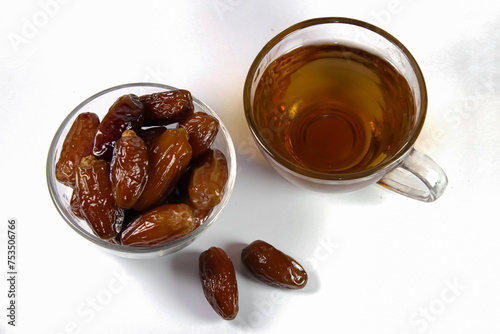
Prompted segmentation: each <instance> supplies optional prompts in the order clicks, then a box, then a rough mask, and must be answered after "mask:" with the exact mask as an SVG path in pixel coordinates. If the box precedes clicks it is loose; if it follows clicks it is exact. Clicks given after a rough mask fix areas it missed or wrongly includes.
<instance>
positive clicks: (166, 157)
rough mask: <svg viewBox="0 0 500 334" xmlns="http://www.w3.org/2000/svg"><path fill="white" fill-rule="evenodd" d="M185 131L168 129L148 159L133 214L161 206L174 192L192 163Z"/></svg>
mask: <svg viewBox="0 0 500 334" xmlns="http://www.w3.org/2000/svg"><path fill="white" fill-rule="evenodd" d="M188 139H189V138H188V134H187V131H186V130H185V129H168V130H166V131H165V132H164V133H163V134H162V135H161V137H160V138H159V139H158V141H157V142H156V144H155V146H154V148H153V150H152V151H151V152H150V155H149V175H148V180H147V182H146V186H145V187H144V190H143V192H142V194H141V196H140V197H139V199H138V200H137V202H136V203H135V205H134V207H133V208H134V210H136V211H141V212H142V211H145V210H148V209H150V208H152V207H153V206H154V205H158V204H159V203H161V202H162V201H163V200H164V199H165V198H166V197H167V196H168V195H169V194H170V193H171V192H172V190H173V189H174V187H175V185H176V183H177V181H178V180H179V178H180V177H181V176H182V174H183V173H184V171H185V170H186V168H187V166H188V164H189V161H190V160H191V154H192V150H191V145H189V141H188Z"/></svg>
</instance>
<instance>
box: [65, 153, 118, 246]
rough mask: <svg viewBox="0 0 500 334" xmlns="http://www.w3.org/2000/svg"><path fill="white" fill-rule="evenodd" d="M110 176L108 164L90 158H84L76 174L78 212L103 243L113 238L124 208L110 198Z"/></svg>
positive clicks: (111, 195)
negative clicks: (103, 240)
mask: <svg viewBox="0 0 500 334" xmlns="http://www.w3.org/2000/svg"><path fill="white" fill-rule="evenodd" d="M109 175H110V168H109V163H108V162H107V161H105V160H97V159H96V158H95V157H94V156H92V155H89V156H87V157H84V158H83V159H82V161H81V163H80V165H79V166H78V168H77V171H76V188H75V192H76V196H77V198H78V201H79V203H80V213H81V215H82V216H83V217H84V218H85V220H86V221H87V223H88V224H89V226H90V227H91V228H92V230H93V231H94V233H95V234H96V235H98V236H99V237H100V238H102V239H105V240H110V239H113V238H115V237H116V235H117V233H119V232H120V230H121V226H122V223H123V218H124V211H123V209H122V208H119V207H118V206H117V205H116V203H115V200H114V198H113V193H112V190H111V180H110V177H109Z"/></svg>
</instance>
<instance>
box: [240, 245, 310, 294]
mask: <svg viewBox="0 0 500 334" xmlns="http://www.w3.org/2000/svg"><path fill="white" fill-rule="evenodd" d="M241 260H242V261H243V263H244V264H245V266H246V267H247V268H248V269H249V270H250V272H251V273H252V274H253V275H254V276H255V277H256V278H258V279H259V280H261V281H262V282H264V283H267V284H269V285H272V286H276V287H280V288H288V289H302V288H303V287H304V286H305V285H306V283H307V273H306V271H305V270H304V268H303V267H302V266H301V265H300V264H299V263H298V262H297V261H295V260H294V259H293V258H291V257H290V256H288V255H286V254H285V253H283V252H281V251H280V250H278V249H276V248H274V247H273V246H271V245H270V244H268V243H267V242H265V241H262V240H256V241H254V242H252V243H251V244H250V245H248V246H247V247H245V248H244V249H243V251H242V252H241Z"/></svg>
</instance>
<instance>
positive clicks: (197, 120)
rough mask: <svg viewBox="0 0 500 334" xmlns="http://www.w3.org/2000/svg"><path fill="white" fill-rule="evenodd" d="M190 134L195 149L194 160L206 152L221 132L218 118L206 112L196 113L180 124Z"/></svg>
mask: <svg viewBox="0 0 500 334" xmlns="http://www.w3.org/2000/svg"><path fill="white" fill-rule="evenodd" d="M179 127H183V128H185V129H186V130H187V132H188V134H189V144H191V147H192V148H193V159H196V157H198V156H200V155H201V154H203V153H204V152H206V151H207V150H208V149H209V147H210V145H212V143H213V142H214V140H215V137H216V136H217V133H218V132H219V121H218V120H217V118H215V117H213V116H211V115H209V114H206V113H204V112H196V113H194V114H192V115H191V116H189V118H188V119H186V120H185V121H184V122H182V123H180V124H179Z"/></svg>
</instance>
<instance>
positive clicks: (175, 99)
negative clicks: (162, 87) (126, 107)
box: [139, 89, 194, 125]
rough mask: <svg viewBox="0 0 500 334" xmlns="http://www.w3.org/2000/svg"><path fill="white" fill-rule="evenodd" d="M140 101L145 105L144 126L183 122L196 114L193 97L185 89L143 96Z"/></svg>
mask: <svg viewBox="0 0 500 334" xmlns="http://www.w3.org/2000/svg"><path fill="white" fill-rule="evenodd" d="M139 99H140V101H141V103H142V104H143V105H144V113H145V119H144V125H167V124H172V123H176V122H182V121H184V120H185V119H186V118H188V117H189V116H190V115H191V114H192V113H193V112H194V105H193V97H192V96H191V93H190V92H189V91H187V90H183V89H179V90H174V91H165V92H159V93H152V94H148V95H142V96H141V97H140V98H139Z"/></svg>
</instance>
